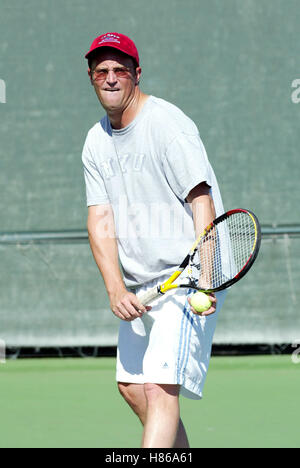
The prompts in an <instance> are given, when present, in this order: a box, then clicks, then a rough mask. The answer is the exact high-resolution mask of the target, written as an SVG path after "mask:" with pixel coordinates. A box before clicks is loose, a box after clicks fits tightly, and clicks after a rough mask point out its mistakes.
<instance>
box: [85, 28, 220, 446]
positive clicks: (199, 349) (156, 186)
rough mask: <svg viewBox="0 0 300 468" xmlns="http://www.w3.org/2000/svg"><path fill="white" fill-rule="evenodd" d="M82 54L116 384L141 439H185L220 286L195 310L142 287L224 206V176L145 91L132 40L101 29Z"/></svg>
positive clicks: (189, 130)
mask: <svg viewBox="0 0 300 468" xmlns="http://www.w3.org/2000/svg"><path fill="white" fill-rule="evenodd" d="M86 58H87V59H88V63H89V68H88V74H89V77H90V82H91V84H92V86H93V87H94V90H95V92H96V95H97V97H98V99H99V101H100V103H101V105H102V107H103V108H104V109H105V111H106V116H105V117H104V118H103V119H102V120H101V121H100V122H98V123H97V124H96V125H95V126H94V127H93V128H92V129H91V130H90V131H89V133H88V136H87V139H86V142H85V145H84V149H83V156H82V160H83V164H84V173H85V182H86V191H87V205H88V207H89V208H88V210H89V212H88V223H87V226H88V232H89V239H90V245H91V249H92V252H93V255H94V258H95V261H96V263H97V265H98V267H99V270H100V272H101V274H102V276H103V280H104V283H105V287H106V290H107V293H108V297H109V300H110V306H111V310H112V312H113V313H114V314H115V315H116V316H117V317H118V318H119V319H121V321H120V332H119V342H118V355H117V382H118V387H119V390H120V392H121V394H122V396H123V397H124V398H125V400H126V401H127V403H128V404H129V405H130V406H131V408H132V409H133V411H134V412H135V413H136V414H137V416H138V417H139V419H140V421H141V422H142V424H143V426H144V431H143V440H142V447H148V448H150V447H157V448H158V447H164V448H169V447H182V448H186V447H189V442H188V439H187V435H186V431H185V428H184V425H183V423H182V421H181V419H180V410H179V394H180V393H181V394H182V395H185V396H187V397H189V398H194V399H199V398H201V396H202V389H203V385H204V381H205V377H206V373H207V367H208V363H209V358H210V353H211V344H212V338H213V334H214V330H215V325H216V319H217V315H218V312H219V310H220V307H221V305H222V303H223V300H224V294H223V293H218V294H217V298H216V297H215V296H214V295H212V296H211V297H210V299H211V300H212V303H213V304H212V307H211V308H210V309H209V310H208V311H207V312H205V313H204V314H203V316H201V317H200V316H199V315H196V311H195V310H194V309H193V308H192V307H191V306H190V303H189V302H190V298H189V294H187V292H186V291H184V290H181V291H179V292H178V291H175V292H172V293H168V294H166V295H165V296H163V297H161V298H159V299H157V300H156V301H155V302H154V303H153V304H151V306H146V307H145V306H144V305H143V304H141V303H140V301H139V299H138V298H137V293H141V292H145V291H147V290H148V289H149V288H151V287H153V286H154V285H156V284H158V283H160V282H161V281H162V279H163V278H167V277H168V276H169V275H170V274H171V272H172V271H173V270H174V269H175V268H176V267H177V266H178V265H179V264H180V262H181V260H182V259H183V257H184V256H185V255H186V253H187V251H188V250H189V248H190V246H191V244H192V243H193V241H194V239H195V235H196V234H199V233H200V232H202V230H203V228H204V227H205V226H206V225H207V224H208V223H210V222H211V221H212V220H213V219H214V218H215V216H216V215H220V214H221V213H222V212H223V206H222V200H221V196H220V193H219V188H218V184H217V181H216V178H215V175H214V172H213V170H212V168H211V166H210V164H209V162H208V159H207V156H206V153H205V149H204V146H203V144H202V142H201V139H200V137H199V134H198V130H197V128H196V126H195V124H194V123H193V122H192V121H191V120H190V119H189V118H188V117H187V116H185V115H184V114H183V112H181V111H180V110H179V109H178V108H177V107H175V106H173V105H172V104H169V103H168V102H166V101H164V100H162V99H158V98H155V97H154V96H148V95H146V94H144V93H143V92H142V91H141V90H140V87H139V82H140V78H141V73H142V70H141V67H140V62H139V54H138V51H137V49H136V46H135V44H134V43H133V41H132V40H131V39H129V38H128V37H126V36H124V35H122V34H118V33H107V34H103V35H101V36H99V37H98V38H96V39H95V40H94V42H93V43H92V45H91V48H90V50H89V52H88V53H87V54H86ZM180 226H181V227H182V229H183V230H182V229H181V230H180ZM175 227H176V228H175ZM120 264H121V268H122V271H121V269H120ZM149 317H151V318H152V321H151V325H149V321H148V320H147V319H148V318H149Z"/></svg>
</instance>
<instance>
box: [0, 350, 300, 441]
mask: <svg viewBox="0 0 300 468" xmlns="http://www.w3.org/2000/svg"><path fill="white" fill-rule="evenodd" d="M0 389H1V390H0V391H1V399H0V414H1V425H0V447H1V448H5V447H7V448H8V447H20V448H21V447H33V448H37V447H45V448H46V447H53V448H54V447H55V448H56V447H68V448H69V447H70V448H72V447H91V448H92V447H104V448H120V447H128V448H129V447H139V446H140V439H141V434H142V427H141V425H140V423H139V421H138V420H137V418H136V416H134V415H133V414H132V413H131V411H130V409H129V408H128V407H127V405H126V404H125V403H124V402H123V400H122V398H121V396H120V395H119V393H118V390H117V387H116V384H115V359H114V358H98V359H91V358H88V359H28V360H27V359H24V360H16V361H13V360H9V361H7V362H6V363H5V364H0ZM299 389H300V364H295V363H293V362H292V360H291V356H288V355H285V356H256V357H214V358H213V359H212V360H211V366H210V369H209V374H208V378H207V382H206V386H205V392H204V398H203V400H201V401H192V400H187V399H183V398H182V399H181V415H182V419H183V421H184V423H185V426H186V429H187V432H188V435H189V438H190V443H191V446H192V447H299V446H300V439H299V416H300V404H299V400H300V399H299Z"/></svg>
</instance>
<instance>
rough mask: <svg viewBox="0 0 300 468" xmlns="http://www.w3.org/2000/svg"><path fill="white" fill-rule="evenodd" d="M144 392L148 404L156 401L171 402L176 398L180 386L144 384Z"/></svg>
mask: <svg viewBox="0 0 300 468" xmlns="http://www.w3.org/2000/svg"><path fill="white" fill-rule="evenodd" d="M144 391H145V395H146V399H147V403H148V404H152V403H157V401H158V400H172V399H174V398H178V395H179V392H180V385H170V384H154V383H145V384H144Z"/></svg>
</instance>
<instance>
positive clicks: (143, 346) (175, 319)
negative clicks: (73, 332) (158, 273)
mask: <svg viewBox="0 0 300 468" xmlns="http://www.w3.org/2000/svg"><path fill="white" fill-rule="evenodd" d="M166 279H167V277H165V278H160V279H156V280H154V281H151V282H149V283H147V284H146V285H143V286H140V287H138V288H137V289H136V290H135V293H136V294H137V293H138V292H144V291H147V290H148V289H149V288H152V287H153V286H155V285H157V284H159V283H161V282H163V281H164V280H166ZM194 292H195V291H193V290H187V289H184V288H183V289H175V290H173V291H170V292H168V293H166V294H165V295H164V296H161V297H160V298H158V299H157V300H155V301H154V302H153V303H152V304H151V306H152V310H151V311H150V312H148V313H147V314H145V315H144V316H143V317H142V318H137V319H135V320H133V321H132V322H125V321H121V323H120V330H119V341H118V351H117V373H116V380H117V382H124V383H137V384H143V383H157V384H178V385H181V390H180V393H181V395H183V396H185V397H187V398H191V399H200V398H202V390H203V386H204V382H205V379H206V375H207V370H208V365H209V360H210V355H211V347H212V340H213V335H214V332H215V328H216V323H217V318H218V314H219V312H220V309H221V307H222V305H223V303H224V300H225V296H226V291H220V292H218V293H216V297H217V310H216V312H215V313H214V314H212V315H210V316H208V317H200V316H198V315H195V314H193V313H192V312H191V311H190V306H189V303H188V301H187V297H188V296H190V295H192V294H194Z"/></svg>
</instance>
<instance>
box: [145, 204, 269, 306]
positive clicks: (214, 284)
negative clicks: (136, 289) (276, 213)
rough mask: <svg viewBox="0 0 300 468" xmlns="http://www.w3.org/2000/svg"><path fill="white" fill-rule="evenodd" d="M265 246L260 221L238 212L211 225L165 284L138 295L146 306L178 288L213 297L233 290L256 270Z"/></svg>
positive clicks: (229, 213)
mask: <svg viewBox="0 0 300 468" xmlns="http://www.w3.org/2000/svg"><path fill="white" fill-rule="evenodd" d="M260 244H261V228H260V224H259V221H258V219H257V217H256V216H255V215H254V214H253V213H252V212H251V211H248V210H245V209H235V210H230V211H227V212H226V213H224V214H223V215H221V216H219V217H218V218H216V219H215V220H214V221H213V222H212V223H211V224H209V225H208V226H207V227H206V229H204V231H203V233H202V234H201V235H200V236H199V237H198V238H197V240H196V241H195V242H194V244H193V245H192V247H191V249H190V251H189V253H188V254H187V256H186V257H185V259H184V260H183V262H182V263H181V265H180V266H179V267H178V269H177V270H176V271H175V272H174V273H173V274H172V275H171V276H170V278H169V279H168V280H167V281H165V282H164V283H162V284H159V285H158V286H155V287H154V288H152V289H150V290H149V291H147V292H146V293H143V294H140V295H138V298H139V300H140V301H141V303H142V304H143V305H148V304H150V303H151V302H152V301H154V300H155V299H157V298H158V297H159V296H161V295H163V294H165V293H166V292H168V291H170V290H173V289H175V288H191V289H195V290H197V291H202V292H204V293H212V292H217V291H221V290H223V289H226V288H229V287H230V286H232V285H233V284H234V283H236V282H237V281H239V280H240V279H241V278H243V276H245V274H246V273H247V272H248V271H249V270H250V268H251V267H252V265H253V263H254V261H255V259H256V257H257V254H258V252H259V248H260Z"/></svg>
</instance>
